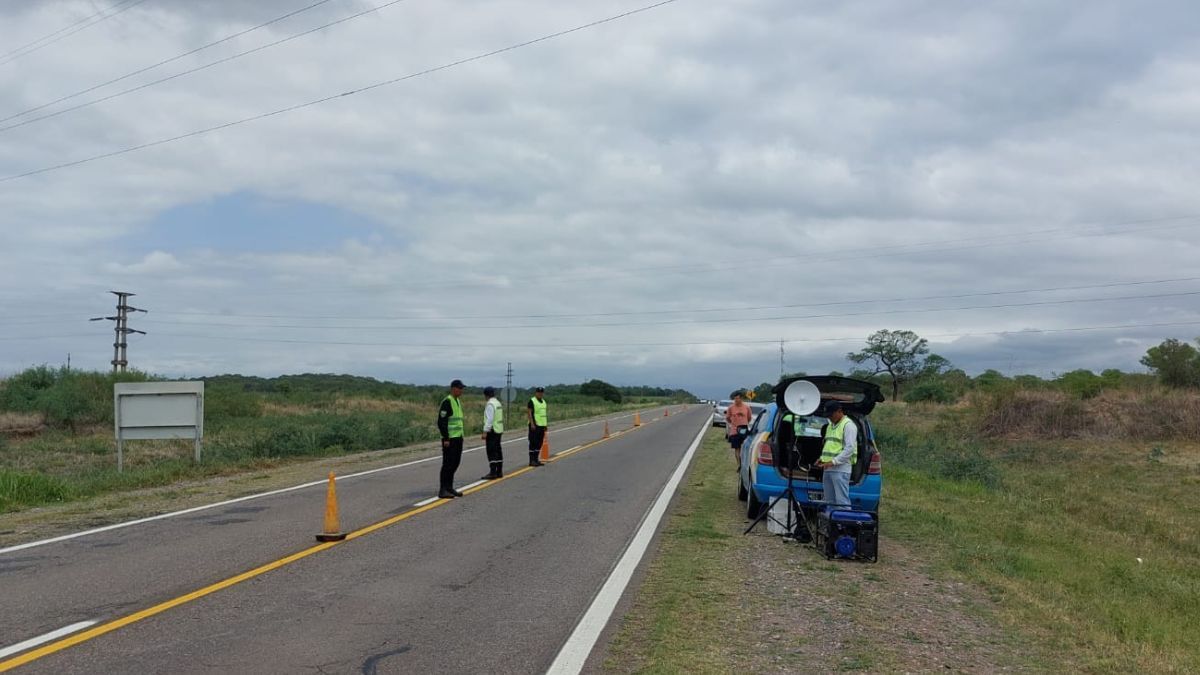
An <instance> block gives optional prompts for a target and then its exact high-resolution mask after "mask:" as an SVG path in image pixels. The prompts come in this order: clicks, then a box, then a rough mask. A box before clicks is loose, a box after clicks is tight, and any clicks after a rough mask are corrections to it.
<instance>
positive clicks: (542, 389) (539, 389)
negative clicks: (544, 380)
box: [534, 387, 546, 391]
mask: <svg viewBox="0 0 1200 675" xmlns="http://www.w3.org/2000/svg"><path fill="white" fill-rule="evenodd" d="M534 391H546V388H545V387H538V388H537V389H534Z"/></svg>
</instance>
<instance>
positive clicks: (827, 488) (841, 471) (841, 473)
mask: <svg viewBox="0 0 1200 675" xmlns="http://www.w3.org/2000/svg"><path fill="white" fill-rule="evenodd" d="M825 416H826V417H828V418H829V426H828V427H827V428H826V429H825V445H824V446H823V447H822V448H821V461H819V462H817V468H820V469H824V472H823V473H822V475H821V488H822V489H823V491H824V500H825V504H826V505H828V506H833V507H839V508H847V509H848V508H850V469H851V467H853V466H854V458H855V457H856V456H857V455H858V426H857V425H855V424H854V420H852V419H850V418H849V417H848V416H847V415H846V413H845V412H843V411H842V404H841V403H838V402H837V401H833V402H831V403H829V404H828V405H826V406H825Z"/></svg>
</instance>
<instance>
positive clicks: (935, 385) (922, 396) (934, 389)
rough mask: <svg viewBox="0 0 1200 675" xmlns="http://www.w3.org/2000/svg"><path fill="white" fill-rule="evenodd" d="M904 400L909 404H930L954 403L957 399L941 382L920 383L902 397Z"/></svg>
mask: <svg viewBox="0 0 1200 675" xmlns="http://www.w3.org/2000/svg"><path fill="white" fill-rule="evenodd" d="M904 400H905V401H908V402H910V403H917V402H921V401H928V402H931V403H954V402H955V401H957V400H958V397H957V396H955V395H954V392H952V391H950V388H949V387H947V386H946V385H945V384H943V383H941V382H922V383H920V384H918V385H916V386H915V387H913V388H912V389H909V390H908V393H907V394H905V395H904Z"/></svg>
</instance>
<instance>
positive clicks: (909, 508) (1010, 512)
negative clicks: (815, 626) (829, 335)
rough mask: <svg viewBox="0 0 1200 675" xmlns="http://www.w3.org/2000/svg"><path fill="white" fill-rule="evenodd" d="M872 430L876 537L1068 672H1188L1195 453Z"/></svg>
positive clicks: (905, 415) (949, 418)
mask: <svg viewBox="0 0 1200 675" xmlns="http://www.w3.org/2000/svg"><path fill="white" fill-rule="evenodd" d="M1148 422H1150V420H1148ZM876 425H877V427H878V428H880V429H881V449H882V452H883V456H884V466H885V475H886V481H887V483H886V495H885V506H884V513H885V514H886V516H887V523H888V527H887V529H886V531H887V533H888V534H889V535H891V536H893V537H897V538H899V539H901V540H903V541H904V542H906V543H907V544H908V545H911V546H912V547H914V548H916V549H918V550H920V551H922V552H923V555H924V556H925V557H926V558H927V559H928V560H930V562H931V563H932V564H934V565H936V566H937V567H938V568H939V569H941V570H942V572H943V573H946V574H951V575H955V576H958V577H962V578H965V579H968V580H970V581H972V582H973V583H976V584H979V585H981V586H982V587H983V588H984V589H986V590H987V592H989V593H990V594H992V596H993V597H994V598H995V599H996V600H997V601H998V603H999V606H1000V608H1001V609H1002V612H1003V614H1004V618H1005V619H1006V621H1007V622H1008V624H1009V625H1010V626H1011V627H1013V629H1014V630H1021V631H1024V632H1026V633H1028V634H1029V635H1030V636H1031V637H1032V638H1034V639H1037V640H1040V641H1042V643H1043V644H1044V646H1045V647H1046V650H1047V653H1050V654H1060V655H1062V657H1063V658H1064V659H1065V661H1066V663H1069V664H1070V666H1069V669H1083V670H1088V671H1096V672H1117V671H1121V672H1135V671H1136V672H1200V644H1198V643H1197V641H1196V639H1195V636H1196V626H1198V625H1200V565H1197V562H1198V560H1200V519H1198V518H1197V514H1198V513H1200V491H1198V490H1197V487H1200V444H1198V443H1197V442H1196V440H1192V441H1186V440H1177V441H1158V442H1150V441H1140V442H1139V441H1136V440H1134V441H1127V440H1113V441H1104V440H1091V439H1089V440H1078V439H1076V440H1069V439H1064V440H1057V441H1047V440H1022V439H1019V438H1017V439H1014V438H1008V439H993V440H989V441H986V442H981V441H979V440H977V438H976V437H975V435H974V434H973V433H972V432H971V430H970V427H969V425H967V424H965V423H964V416H963V415H962V411H961V410H954V409H947V408H940V407H937V406H928V407H926V406H920V407H918V406H909V407H905V406H882V407H881V409H880V411H879V414H878V415H876Z"/></svg>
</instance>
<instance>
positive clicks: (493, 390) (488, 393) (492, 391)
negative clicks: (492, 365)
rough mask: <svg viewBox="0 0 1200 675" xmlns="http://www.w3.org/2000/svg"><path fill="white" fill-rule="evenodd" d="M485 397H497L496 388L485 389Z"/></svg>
mask: <svg viewBox="0 0 1200 675" xmlns="http://www.w3.org/2000/svg"><path fill="white" fill-rule="evenodd" d="M483 395H484V396H495V395H496V388H495V387H484V388H483Z"/></svg>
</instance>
